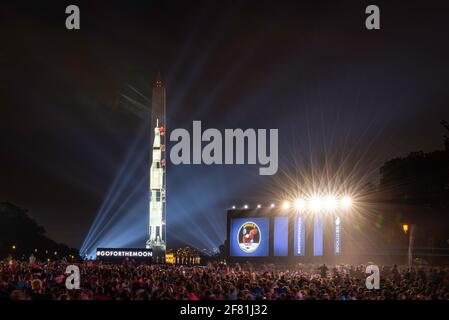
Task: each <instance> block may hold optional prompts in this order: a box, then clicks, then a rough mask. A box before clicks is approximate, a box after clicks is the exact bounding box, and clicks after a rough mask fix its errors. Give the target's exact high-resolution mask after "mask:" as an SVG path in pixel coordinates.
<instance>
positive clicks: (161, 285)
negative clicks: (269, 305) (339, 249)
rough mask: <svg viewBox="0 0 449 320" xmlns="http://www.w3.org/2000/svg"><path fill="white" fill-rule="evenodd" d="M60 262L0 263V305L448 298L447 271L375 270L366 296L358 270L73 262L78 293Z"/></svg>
mask: <svg viewBox="0 0 449 320" xmlns="http://www.w3.org/2000/svg"><path fill="white" fill-rule="evenodd" d="M68 264H70V263H68V262H67V261H53V262H50V261H46V262H39V261H36V260H31V259H30V261H26V262H24V261H14V260H4V261H0V300H2V299H3V300H5V299H6V300H172V299H178V300H367V299H370V300H407V299H411V300H434V299H442V300H448V299H449V268H447V267H416V268H415V267H412V268H408V267H398V266H396V265H394V266H383V267H380V279H381V280H380V289H367V288H366V283H365V282H366V277H367V274H365V266H364V265H336V266H326V265H311V264H307V265H305V264H304V265H303V264H298V265H295V266H290V267H282V268H281V267H280V266H274V265H258V266H253V265H249V264H242V265H239V264H235V265H232V266H230V265H223V264H209V265H207V266H168V265H145V264H137V263H135V262H126V263H122V264H106V263H102V262H97V261H84V262H80V263H76V265H78V267H79V270H80V289H74V290H69V289H67V287H66V277H67V275H66V274H65V271H66V267H67V265H68Z"/></svg>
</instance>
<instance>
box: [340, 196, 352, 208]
mask: <svg viewBox="0 0 449 320" xmlns="http://www.w3.org/2000/svg"><path fill="white" fill-rule="evenodd" d="M341 206H342V207H343V208H344V209H349V208H350V207H351V206H352V199H351V197H348V196H346V197H343V199H341Z"/></svg>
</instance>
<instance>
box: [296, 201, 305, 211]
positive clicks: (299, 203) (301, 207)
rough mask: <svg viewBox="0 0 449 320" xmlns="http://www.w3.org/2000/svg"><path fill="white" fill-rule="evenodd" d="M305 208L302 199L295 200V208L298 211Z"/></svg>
mask: <svg viewBox="0 0 449 320" xmlns="http://www.w3.org/2000/svg"><path fill="white" fill-rule="evenodd" d="M305 208H306V202H305V201H304V200H303V199H296V200H295V209H296V210H298V211H302V210H304V209H305Z"/></svg>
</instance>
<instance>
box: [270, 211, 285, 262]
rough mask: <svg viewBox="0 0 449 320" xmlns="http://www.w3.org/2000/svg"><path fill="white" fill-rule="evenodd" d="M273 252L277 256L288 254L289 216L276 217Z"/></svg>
mask: <svg viewBox="0 0 449 320" xmlns="http://www.w3.org/2000/svg"><path fill="white" fill-rule="evenodd" d="M273 237H274V244H273V253H274V255H275V256H277V257H285V256H288V217H275V218H274V233H273Z"/></svg>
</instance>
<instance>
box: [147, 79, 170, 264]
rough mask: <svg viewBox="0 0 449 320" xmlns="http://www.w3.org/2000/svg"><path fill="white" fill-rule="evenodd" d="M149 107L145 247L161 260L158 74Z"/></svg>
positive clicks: (161, 114) (162, 147)
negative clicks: (150, 135)
mask: <svg viewBox="0 0 449 320" xmlns="http://www.w3.org/2000/svg"><path fill="white" fill-rule="evenodd" d="M151 106H152V108H151V128H152V132H153V135H152V137H153V145H152V148H151V151H150V152H151V157H150V158H151V168H150V186H149V187H150V199H149V200H150V205H149V229H148V235H149V237H148V240H147V243H146V248H147V249H152V250H153V257H155V258H156V259H159V258H161V259H163V258H164V256H165V249H166V237H165V207H166V197H165V191H166V189H165V186H166V162H165V88H164V86H163V84H162V81H161V78H160V75H158V77H157V79H156V83H155V85H154V87H153V96H152V105H151Z"/></svg>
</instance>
